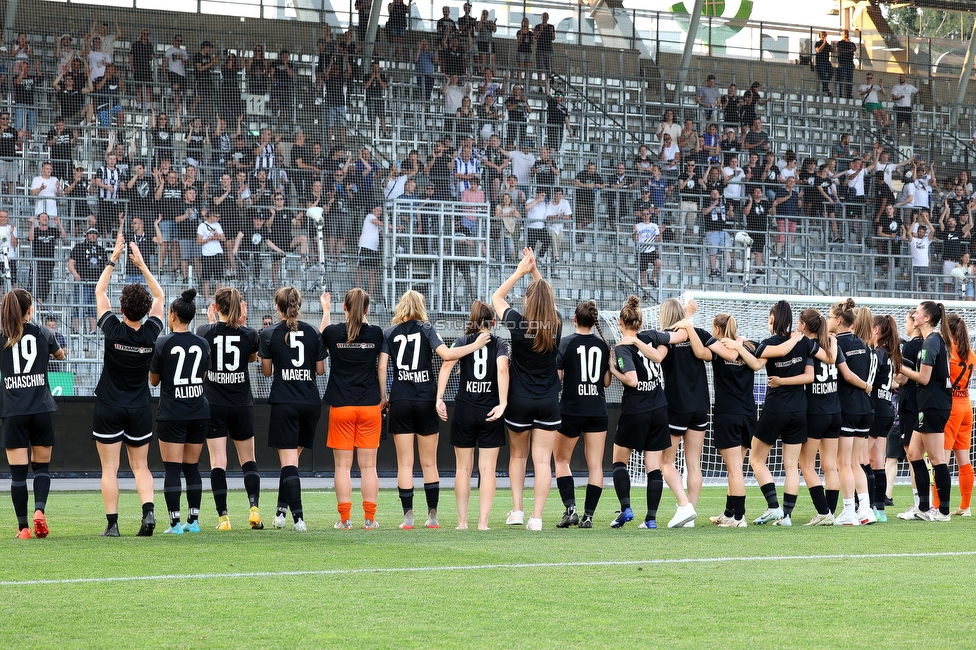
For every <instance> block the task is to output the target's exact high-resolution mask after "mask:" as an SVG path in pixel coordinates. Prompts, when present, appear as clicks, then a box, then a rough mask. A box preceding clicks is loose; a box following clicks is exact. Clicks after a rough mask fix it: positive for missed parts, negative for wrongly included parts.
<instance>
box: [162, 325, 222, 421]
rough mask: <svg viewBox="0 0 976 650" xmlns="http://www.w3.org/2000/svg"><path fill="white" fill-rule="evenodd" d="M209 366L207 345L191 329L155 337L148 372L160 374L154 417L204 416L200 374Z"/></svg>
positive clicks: (206, 411)
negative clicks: (157, 401) (157, 404)
mask: <svg viewBox="0 0 976 650" xmlns="http://www.w3.org/2000/svg"><path fill="white" fill-rule="evenodd" d="M209 367H210V345H209V344H208V343H207V341H206V339H203V338H201V337H199V336H197V335H196V334H194V333H193V332H173V333H171V334H167V335H166V336H161V337H159V340H158V341H156V349H155V350H154V351H153V355H152V361H151V362H150V363H149V372H151V373H153V374H157V375H159V376H160V381H159V412H158V414H157V415H156V419H157V420H206V419H209V418H210V405H209V404H208V403H207V397H206V395H204V392H203V377H204V375H206V374H207V369H208V368H209Z"/></svg>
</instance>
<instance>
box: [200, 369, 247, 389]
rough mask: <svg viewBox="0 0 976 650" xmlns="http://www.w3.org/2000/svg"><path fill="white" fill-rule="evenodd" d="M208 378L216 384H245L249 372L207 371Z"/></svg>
mask: <svg viewBox="0 0 976 650" xmlns="http://www.w3.org/2000/svg"><path fill="white" fill-rule="evenodd" d="M207 379H209V380H210V381H211V382H213V383H215V384H222V385H224V386H230V385H233V384H243V383H245V382H246V381H247V372H246V371H243V372H215V371H213V370H210V371H208V372H207Z"/></svg>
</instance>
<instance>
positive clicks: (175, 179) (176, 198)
mask: <svg viewBox="0 0 976 650" xmlns="http://www.w3.org/2000/svg"><path fill="white" fill-rule="evenodd" d="M153 177H154V179H155V181H156V190H155V192H154V198H155V200H156V205H157V209H158V211H157V217H158V219H157V221H158V223H159V229H160V233H161V236H162V241H161V242H160V244H159V270H160V273H163V272H165V271H166V260H167V258H168V259H169V261H170V264H171V265H172V268H173V273H176V272H177V270H178V268H179V265H180V245H179V237H178V233H177V226H176V216H177V215H178V214H180V213H181V207H182V203H183V190H182V188H181V187H180V185H179V176H178V175H177V173H176V172H175V171H172V170H170V171H169V172H168V173H167V174H166V176H165V179H164V177H163V175H162V172H161V171H160V170H158V169H157V170H154V171H153Z"/></svg>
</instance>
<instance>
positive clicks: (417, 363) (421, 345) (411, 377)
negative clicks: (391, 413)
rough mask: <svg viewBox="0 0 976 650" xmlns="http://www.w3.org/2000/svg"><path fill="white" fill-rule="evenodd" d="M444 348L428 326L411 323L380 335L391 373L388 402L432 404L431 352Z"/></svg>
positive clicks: (434, 388) (434, 381)
mask: <svg viewBox="0 0 976 650" xmlns="http://www.w3.org/2000/svg"><path fill="white" fill-rule="evenodd" d="M442 345H444V341H443V340H441V337H440V335H439V334H438V333H437V330H435V329H434V328H433V327H432V326H431V324H430V323H422V322H420V321H416V320H411V321H407V322H405V323H400V324H398V325H394V326H393V327H391V328H389V329H387V330H386V331H384V332H383V348H382V350H381V352H385V353H386V354H388V355H390V361H391V362H392V363H390V364H388V367H389V368H392V370H393V384H392V385H391V386H390V401H391V402H396V401H400V400H412V401H420V402H427V401H429V402H433V401H434V399H435V398H436V397H437V377H436V375H435V374H434V350H436V349H437V348H439V347H440V346H442Z"/></svg>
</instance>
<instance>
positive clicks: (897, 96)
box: [891, 74, 918, 135]
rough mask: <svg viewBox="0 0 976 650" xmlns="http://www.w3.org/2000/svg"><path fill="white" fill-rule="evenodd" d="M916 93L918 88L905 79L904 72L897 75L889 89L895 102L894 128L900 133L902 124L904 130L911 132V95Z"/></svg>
mask: <svg viewBox="0 0 976 650" xmlns="http://www.w3.org/2000/svg"><path fill="white" fill-rule="evenodd" d="M917 93H918V88H916V87H915V86H913V85H912V84H910V83H908V82H907V81H906V80H905V75H904V74H899V75H898V83H897V84H895V86H894V87H893V88H892V89H891V100H892V101H893V102H895V128H896V129H898V134H899V135H901V129H902V127H903V126H904V127H905V129H906V132H907V133H908V134H911V132H912V97H913V96H914V95H915V94H917Z"/></svg>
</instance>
